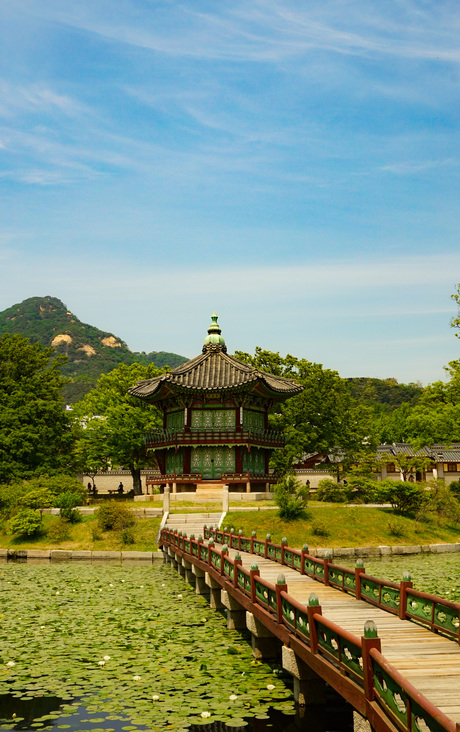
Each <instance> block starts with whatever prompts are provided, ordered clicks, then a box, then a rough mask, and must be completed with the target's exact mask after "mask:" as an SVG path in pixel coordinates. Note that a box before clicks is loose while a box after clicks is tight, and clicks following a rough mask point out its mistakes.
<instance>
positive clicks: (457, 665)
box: [230, 550, 460, 723]
mask: <svg viewBox="0 0 460 732" xmlns="http://www.w3.org/2000/svg"><path fill="white" fill-rule="evenodd" d="M235 553H236V552H234V551H233V550H230V556H232V557H233V556H234V554H235ZM240 554H241V558H242V560H243V566H244V567H246V568H248V567H250V565H251V564H253V563H254V562H257V565H258V567H259V570H260V574H261V576H262V577H263V578H264V579H266V580H268V581H269V582H272V583H273V584H275V583H276V578H277V577H278V575H279V574H281V573H282V574H284V575H285V577H286V582H287V586H288V593H289V594H290V595H291V596H292V597H293V598H295V599H296V600H298V601H299V602H301V603H304V604H306V603H307V600H308V596H309V595H310V593H311V592H315V593H316V594H317V595H318V598H319V603H320V605H321V607H322V611H323V615H325V616H326V617H327V618H328V619H329V620H332V621H333V622H334V623H337V625H340V626H341V627H342V628H344V629H345V630H348V631H349V632H350V633H353V634H354V635H356V636H358V637H361V636H362V635H363V628H364V623H365V622H366V620H373V621H374V622H375V624H376V626H377V629H378V634H379V636H380V638H381V640H382V653H383V655H384V656H385V658H386V659H387V660H388V661H389V662H390V663H391V664H393V665H394V666H395V667H396V668H397V670H398V671H399V672H400V673H401V674H402V675H403V676H404V678H406V679H407V680H408V681H410V682H411V684H413V685H414V686H415V687H416V689H418V690H419V691H420V692H421V693H422V694H424V695H425V696H426V697H427V699H429V700H430V701H431V702H432V703H433V704H434V705H435V706H436V707H437V708H438V709H440V710H441V711H442V712H444V714H446V715H447V716H448V717H449V718H450V719H452V720H453V721H454V722H458V723H460V646H459V645H458V644H457V643H455V641H453V640H449V639H448V638H443V637H442V636H440V635H437V634H436V633H433V632H431V631H430V630H428V629H426V628H423V627H421V626H419V625H417V624H415V623H412V622H409V621H407V620H400V619H399V618H397V617H396V616H395V615H392V614H391V613H389V612H386V611H385V610H381V609H380V608H377V607H374V606H373V605H371V604H369V603H367V602H365V601H363V600H356V599H355V598H354V597H352V596H351V595H347V594H345V593H343V592H340V591H339V590H336V589H334V588H332V587H326V586H325V585H323V584H322V583H320V582H317V581H316V580H314V579H311V578H310V577H306V576H305V575H301V574H299V572H297V571H295V570H293V569H290V568H289V567H286V566H280V565H279V564H277V563H275V562H273V561H271V560H270V559H263V558H261V557H255V556H254V555H252V554H248V553H246V552H240Z"/></svg>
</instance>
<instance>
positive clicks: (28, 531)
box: [10, 508, 42, 536]
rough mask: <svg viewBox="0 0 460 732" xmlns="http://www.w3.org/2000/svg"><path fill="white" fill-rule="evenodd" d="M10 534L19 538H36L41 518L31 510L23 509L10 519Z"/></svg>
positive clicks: (40, 525) (40, 526)
mask: <svg viewBox="0 0 460 732" xmlns="http://www.w3.org/2000/svg"><path fill="white" fill-rule="evenodd" d="M10 528H11V533H12V534H18V535H19V536H36V535H37V534H38V533H39V532H40V530H41V528H42V521H41V516H40V514H39V513H37V512H36V511H33V510H32V509H31V508H25V509H24V510H23V511H20V512H19V513H17V514H16V516H14V517H13V518H12V519H11V523H10Z"/></svg>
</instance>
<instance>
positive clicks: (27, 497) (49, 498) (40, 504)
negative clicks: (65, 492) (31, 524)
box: [18, 486, 53, 508]
mask: <svg viewBox="0 0 460 732" xmlns="http://www.w3.org/2000/svg"><path fill="white" fill-rule="evenodd" d="M18 503H19V505H20V506H23V507H24V508H48V507H49V506H52V505H53V494H52V493H51V491H50V490H49V488H44V487H43V486H34V487H33V488H31V489H30V490H28V491H27V493H24V495H23V496H22V497H21V498H20V499H19V501H18Z"/></svg>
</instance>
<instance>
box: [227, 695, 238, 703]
mask: <svg viewBox="0 0 460 732" xmlns="http://www.w3.org/2000/svg"><path fill="white" fill-rule="evenodd" d="M228 698H229V699H230V701H235V699H238V697H237V695H236V694H230V696H229V697H228Z"/></svg>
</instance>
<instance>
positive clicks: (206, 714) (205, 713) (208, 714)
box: [201, 712, 211, 719]
mask: <svg viewBox="0 0 460 732" xmlns="http://www.w3.org/2000/svg"><path fill="white" fill-rule="evenodd" d="M201 716H202V718H203V719H208V718H209V717H210V716H211V712H201Z"/></svg>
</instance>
